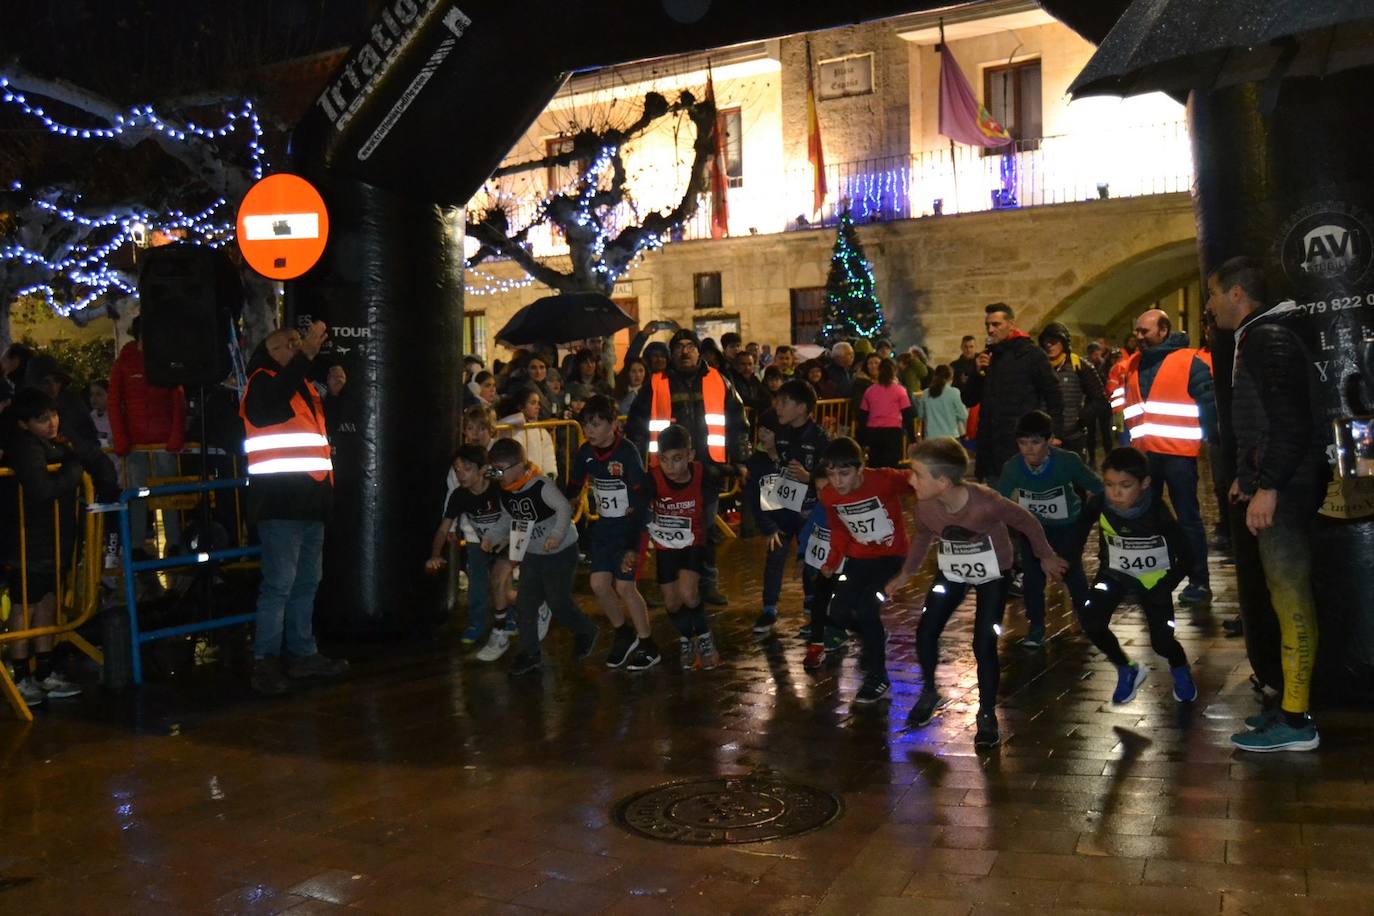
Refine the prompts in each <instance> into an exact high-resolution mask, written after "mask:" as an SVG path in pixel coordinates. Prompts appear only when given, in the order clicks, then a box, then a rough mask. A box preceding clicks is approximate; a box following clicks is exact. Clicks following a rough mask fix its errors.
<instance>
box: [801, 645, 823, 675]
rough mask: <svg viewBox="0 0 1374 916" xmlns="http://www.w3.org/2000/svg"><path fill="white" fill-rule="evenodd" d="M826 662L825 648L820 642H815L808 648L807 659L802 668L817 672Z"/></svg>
mask: <svg viewBox="0 0 1374 916" xmlns="http://www.w3.org/2000/svg"><path fill="white" fill-rule="evenodd" d="M824 662H825V646H824V645H822V644H821V643H818V642H813V643H812V644H811V645H809V646H807V647H806V658H804V659H802V667H803V668H805V669H806V670H807V671H815V670H816V669H817V668H819V667H820V666H821V665H822V664H823V663H824Z"/></svg>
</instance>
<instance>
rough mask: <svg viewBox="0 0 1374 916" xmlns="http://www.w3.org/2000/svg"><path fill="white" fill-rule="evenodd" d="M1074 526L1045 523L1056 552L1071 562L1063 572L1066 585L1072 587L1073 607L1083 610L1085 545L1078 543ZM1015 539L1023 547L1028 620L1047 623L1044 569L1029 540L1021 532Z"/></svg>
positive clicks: (1070, 596) (1085, 599)
mask: <svg viewBox="0 0 1374 916" xmlns="http://www.w3.org/2000/svg"><path fill="white" fill-rule="evenodd" d="M1074 528H1075V526H1073V525H1064V526H1056V525H1046V526H1045V539H1046V540H1048V541H1049V542H1050V546H1051V547H1053V548H1054V552H1055V553H1057V554H1059V556H1061V557H1063V558H1064V559H1065V560H1067V561H1068V564H1069V571H1068V572H1066V573H1065V574H1064V587H1065V588H1067V589H1068V590H1069V599H1070V600H1071V601H1072V602H1073V609H1074V610H1075V611H1078V610H1080V609H1081V608H1082V607H1083V603H1084V602H1086V601H1087V600H1088V577H1087V576H1085V575H1084V574H1083V545H1082V544H1080V543H1078V538H1077V537H1076V536H1075V534H1076V532H1075V531H1074ZM1016 540H1017V542H1018V544H1019V545H1020V550H1021V572H1022V574H1023V575H1024V576H1025V578H1024V579H1022V595H1023V597H1022V600H1023V601H1024V602H1025V604H1026V619H1027V620H1029V621H1030V622H1031V623H1033V624H1038V625H1040V626H1044V625H1045V570H1044V569H1043V568H1042V567H1041V566H1040V561H1039V560H1037V559H1036V558H1035V552H1034V551H1032V550H1031V548H1030V543H1029V542H1027V541H1026V539H1025V538H1024V537H1023V536H1021V535H1020V534H1018V535H1017V536H1016Z"/></svg>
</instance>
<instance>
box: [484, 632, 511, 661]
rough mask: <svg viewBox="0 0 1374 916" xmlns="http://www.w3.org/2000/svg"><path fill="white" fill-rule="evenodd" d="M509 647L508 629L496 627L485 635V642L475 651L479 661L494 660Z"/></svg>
mask: <svg viewBox="0 0 1374 916" xmlns="http://www.w3.org/2000/svg"><path fill="white" fill-rule="evenodd" d="M509 648H510V631H509V630H506V629H503V628H500V627H498V628H497V629H494V630H492V631H491V635H490V636H488V637H487V644H486V645H485V646H483V647H482V648H481V649H480V650H479V651H478V652H477V660H478V661H479V662H494V661H496V660H497V659H498V658H500V657H501V656H503V655H505V654H506V650H507V649H509Z"/></svg>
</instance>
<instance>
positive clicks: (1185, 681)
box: [1169, 665, 1197, 703]
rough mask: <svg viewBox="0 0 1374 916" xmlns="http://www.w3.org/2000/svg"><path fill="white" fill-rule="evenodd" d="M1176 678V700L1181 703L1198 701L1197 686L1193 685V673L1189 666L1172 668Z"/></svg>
mask: <svg viewBox="0 0 1374 916" xmlns="http://www.w3.org/2000/svg"><path fill="white" fill-rule="evenodd" d="M1169 673H1170V674H1172V675H1173V676H1174V699H1175V700H1178V701H1179V702H1180V703H1191V702H1193V701H1194V700H1196V699H1197V684H1195V683H1193V672H1192V671H1191V670H1189V668H1188V666H1187V665H1179V666H1178V667H1177V668H1171V669H1170V670H1169Z"/></svg>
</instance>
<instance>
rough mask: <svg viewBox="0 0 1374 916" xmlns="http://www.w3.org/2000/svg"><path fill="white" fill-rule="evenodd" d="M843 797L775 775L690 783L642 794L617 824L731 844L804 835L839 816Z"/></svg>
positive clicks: (621, 807) (623, 807)
mask: <svg viewBox="0 0 1374 916" xmlns="http://www.w3.org/2000/svg"><path fill="white" fill-rule="evenodd" d="M843 810H844V803H843V802H841V801H840V799H839V797H838V796H836V795H832V794H830V793H829V792H826V791H823V790H821V789H817V788H815V787H814V786H808V785H804V784H802V783H797V782H790V781H788V780H785V779H780V778H778V777H775V776H767V777H763V776H744V777H739V778H735V779H691V780H684V781H682V782H670V783H666V784H664V785H661V786H655V787H654V788H652V789H647V790H645V791H643V792H637V793H635V794H634V795H631V796H630V797H629V798H625V799H622V800H621V801H620V802H619V803H617V804H616V806H615V822H616V823H617V824H619V825H620V826H621V827H623V828H625V829H626V830H628V831H629V832H630V833H633V834H636V835H638V836H642V837H647V838H649V839H651V840H664V841H666V842H669V843H687V844H691V845H695V846H730V845H734V844H737V843H761V842H763V841H764V840H777V839H784V838H786V837H793V836H800V835H801V834H803V833H810V832H811V831H813V830H819V829H820V828H821V827H824V826H826V825H827V824H829V823H831V822H832V821H834V820H835V818H837V817H839V816H840V813H841V812H842V811H843Z"/></svg>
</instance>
